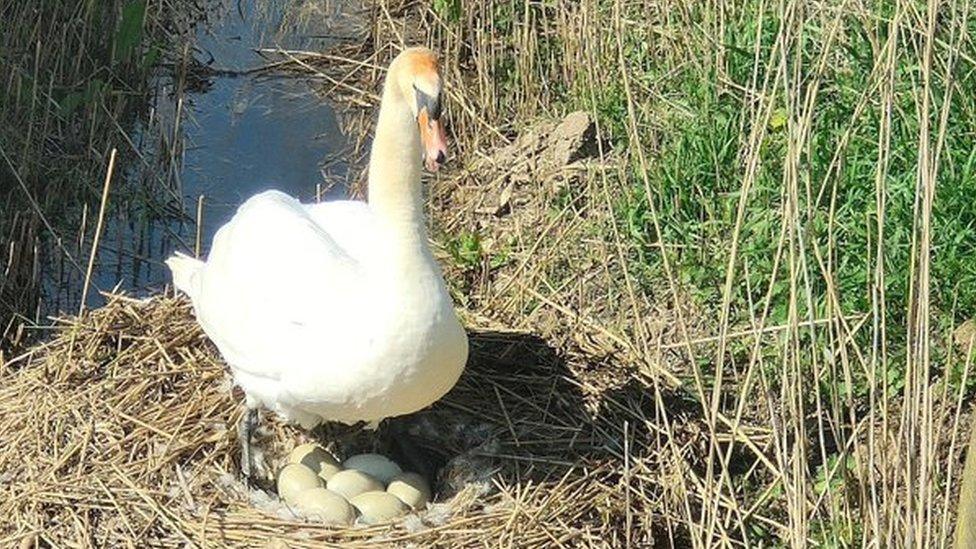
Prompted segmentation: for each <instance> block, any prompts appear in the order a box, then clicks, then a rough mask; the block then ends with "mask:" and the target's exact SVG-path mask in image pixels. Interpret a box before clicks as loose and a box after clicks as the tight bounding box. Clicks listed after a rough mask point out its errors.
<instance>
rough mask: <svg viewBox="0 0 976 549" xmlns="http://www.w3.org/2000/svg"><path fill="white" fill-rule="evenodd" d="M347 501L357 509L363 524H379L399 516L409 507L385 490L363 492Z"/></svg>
mask: <svg viewBox="0 0 976 549" xmlns="http://www.w3.org/2000/svg"><path fill="white" fill-rule="evenodd" d="M349 503H352V506H353V507H355V508H356V509H357V510H358V511H359V515H360V518H361V520H362V522H363V524H379V523H381V522H389V521H391V520H393V519H396V518H400V517H402V516H403V515H405V514H406V513H407V511H408V510H409V508H408V507H407V506H406V504H404V503H403V502H402V501H400V500H399V499H398V498H397V497H396V496H394V495H393V494H390V493H387V492H365V493H362V494H359V495H358V496H356V497H354V498H352V499H351V500H350V501H349Z"/></svg>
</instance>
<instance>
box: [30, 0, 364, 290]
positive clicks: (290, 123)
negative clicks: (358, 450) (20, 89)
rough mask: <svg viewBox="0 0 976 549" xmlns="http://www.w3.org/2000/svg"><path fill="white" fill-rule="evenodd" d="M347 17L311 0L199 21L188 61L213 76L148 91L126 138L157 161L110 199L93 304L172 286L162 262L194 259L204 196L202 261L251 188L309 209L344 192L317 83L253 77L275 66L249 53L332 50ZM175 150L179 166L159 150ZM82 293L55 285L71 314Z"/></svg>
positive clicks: (338, 141)
mask: <svg viewBox="0 0 976 549" xmlns="http://www.w3.org/2000/svg"><path fill="white" fill-rule="evenodd" d="M344 9H345V10H351V9H352V8H351V7H349V6H348V5H347V4H346V5H343V4H334V3H329V2H321V1H319V2H310V1H307V0H306V1H296V0H291V1H277V2H274V1H272V2H267V1H265V2H256V3H255V2H240V3H236V2H234V3H225V4H222V5H220V6H219V8H218V9H215V10H213V12H212V17H211V21H209V22H208V23H207V24H201V25H199V28H198V31H197V33H196V39H195V49H194V50H193V53H192V55H193V57H194V58H195V59H196V60H197V61H198V62H199V63H200V64H202V65H206V66H208V67H210V68H212V69H214V71H213V72H212V74H215V76H214V75H212V76H207V77H206V78H205V79H203V80H202V81H195V82H193V83H192V85H188V86H185V88H184V87H182V86H181V84H180V82H177V81H176V80H175V79H174V78H173V77H172V76H164V77H161V78H160V79H159V81H158V82H156V83H155V84H156V94H155V105H154V108H153V112H152V115H151V116H150V117H148V119H147V120H145V121H143V122H141V126H140V127H139V128H136V130H135V131H134V132H133V133H132V135H133V136H134V138H133V140H134V141H135V142H136V144H137V146H138V147H140V148H142V149H143V155H144V156H145V157H149V158H155V160H156V162H153V161H149V162H148V163H147V162H142V163H139V162H136V163H133V164H132V165H129V166H128V167H126V168H124V169H123V172H122V173H120V174H117V177H119V178H122V179H123V181H122V182H121V183H120V184H119V188H120V191H119V193H120V195H125V196H124V198H123V197H120V196H113V195H112V194H110V202H111V201H113V200H115V202H113V204H114V205H115V207H114V208H113V209H112V212H113V214H112V216H111V217H110V218H109V219H108V220H107V222H106V228H105V231H104V233H103V235H102V239H101V243H100V245H99V251H98V256H97V257H98V261H97V264H96V265H97V267H96V269H95V272H94V275H93V277H92V285H93V287H92V288H91V290H90V291H89V296H88V299H87V300H86V302H87V305H88V306H89V307H97V306H99V305H100V304H102V303H103V301H104V299H103V298H102V297H101V296H100V295H99V294H98V292H97V291H96V289H101V290H111V289H114V288H118V289H121V290H125V291H127V292H128V293H130V294H136V295H145V294H148V293H152V292H154V291H158V289H159V288H161V287H162V286H163V285H165V284H166V283H167V282H169V272H168V270H167V269H166V268H165V265H163V263H162V262H163V260H164V259H165V258H166V257H168V256H169V255H170V254H171V253H172V252H173V251H175V250H180V251H183V252H185V253H189V254H191V255H192V254H193V253H194V248H195V240H196V235H197V228H196V223H195V219H196V216H197V202H198V199H199V197H201V196H202V197H203V208H202V214H203V215H202V219H203V223H202V226H201V231H200V232H201V236H202V239H201V243H202V250H201V252H202V254H201V255H204V256H205V255H206V250H207V248H208V247H209V245H210V241H211V238H212V236H213V234H214V232H215V231H216V230H217V228H219V227H220V226H221V225H222V224H223V223H225V222H226V221H227V220H228V219H229V218H230V217H231V215H233V213H234V211H235V210H236V208H237V207H238V206H239V205H240V204H241V203H242V202H243V201H244V200H246V199H247V198H248V197H249V196H251V195H253V194H255V193H257V192H260V191H262V190H265V189H270V188H276V189H279V190H282V191H284V192H287V193H289V194H292V195H294V196H297V197H299V198H301V199H302V200H305V201H309V200H315V199H316V196H317V193H319V192H323V193H324V194H323V195H325V196H327V195H333V196H334V195H337V194H343V193H345V187H344V186H343V185H338V186H337V185H336V181H344V180H345V176H346V172H347V171H348V166H347V165H346V164H345V162H343V161H342V160H341V159H342V158H343V154H342V153H343V150H344V148H345V146H346V140H345V138H344V137H343V135H342V134H341V132H340V130H339V127H338V125H337V120H336V116H335V113H334V111H333V109H332V107H331V106H330V105H329V104H328V102H326V101H324V100H323V99H322V98H321V97H318V96H316V95H315V93H314V90H313V85H314V83H315V82H314V79H312V78H309V77H308V75H300V74H297V73H293V74H290V75H289V74H288V73H287V72H282V71H265V72H249V71H252V70H253V69H256V68H259V67H262V66H266V65H267V64H269V63H270V62H272V61H274V60H278V59H281V56H274V55H270V56H268V57H267V58H265V57H262V56H261V55H259V54H258V53H256V52H255V51H254V50H256V49H259V48H281V49H288V50H303V51H322V50H323V49H325V48H326V47H328V46H330V45H332V44H333V43H334V40H335V38H334V36H335V34H336V33H337V32H338V33H340V34H341V32H342V28H338V29H336V26H337V25H338V26H339V27H341V26H342V24H343V23H344V22H346V21H348V18H350V17H352V16H351V15H349V14H348V13H345V12H344V11H343V10H344ZM326 35H327V36H326ZM174 144H175V145H176V147H175V150H176V151H177V152H178V153H179V154H177V155H176V156H175V157H176V161H175V162H174V161H172V158H173V156H174V155H172V154H170V155H168V156H167V155H166V154H162V153H160V152H159V151H160V150H162V149H166V150H173V149H172V148H169V149H167V147H173V145H174ZM153 154H155V157H154V156H153ZM164 157H167V158H164ZM137 180H138V181H137ZM161 188H163V189H166V190H164V191H161V190H160V189H161ZM121 189H127V190H121ZM323 189H328V190H327V192H326V191H323ZM140 195H144V196H140ZM118 202H124V204H122V205H120V204H118ZM88 234H89V235H90V234H91V231H90V230H89V231H88ZM84 259H85V261H87V255H86V256H85V257H84ZM80 285H81V281H80V280H77V279H73V280H72V281H71V282H70V283H67V284H66V283H64V281H63V280H62V281H61V283H60V284H59V285H58V287H57V288H56V289H55V292H54V293H55V294H56V296H57V297H56V299H55V300H54V301H53V304H54V306H55V307H56V308H58V309H61V310H72V307H74V305H72V303H71V302H72V301H75V303H77V301H78V299H79V298H80V296H79V294H80V292H79V288H80ZM49 305H50V304H49Z"/></svg>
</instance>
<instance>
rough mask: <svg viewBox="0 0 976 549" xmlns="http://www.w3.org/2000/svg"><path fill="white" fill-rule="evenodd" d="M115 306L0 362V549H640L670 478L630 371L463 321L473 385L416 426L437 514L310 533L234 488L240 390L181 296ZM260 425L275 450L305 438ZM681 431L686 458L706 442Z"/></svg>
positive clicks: (280, 510) (266, 500)
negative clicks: (559, 548)
mask: <svg viewBox="0 0 976 549" xmlns="http://www.w3.org/2000/svg"><path fill="white" fill-rule="evenodd" d="M109 301H110V302H109V304H108V305H107V306H105V307H104V308H101V309H98V310H95V311H92V312H90V313H87V314H85V315H84V316H82V317H80V318H69V319H64V320H61V321H60V322H59V326H58V327H57V330H56V332H55V333H54V334H53V337H51V338H50V339H49V340H48V342H47V343H43V344H41V345H39V346H37V347H35V348H34V349H32V350H31V351H30V352H28V353H27V354H25V355H23V356H20V357H17V358H15V359H14V360H11V361H8V362H7V363H6V364H4V365H3V366H2V373H0V402H3V403H4V404H3V413H2V414H0V446H2V447H3V448H4V450H5V451H4V452H3V453H2V454H0V471H2V475H3V478H2V483H0V490H2V492H0V516H3V517H4V521H2V522H0V524H2V525H3V526H2V531H0V546H3V547H7V546H16V545H17V544H18V543H19V544H21V545H22V546H24V547H30V546H34V545H35V544H39V545H40V546H47V545H50V546H58V547H64V546H92V545H94V546H100V547H117V546H130V547H132V546H134V547H145V546H180V547H183V546H274V547H278V546H281V547H284V546H288V547H312V546H316V547H321V546H323V544H325V545H329V544H343V545H344V546H391V545H394V546H411V545H412V546H432V545H433V546H451V547H462V546H485V545H491V546H495V545H507V544H512V545H515V546H519V547H528V546H555V545H566V546H620V545H621V544H623V543H625V542H626V541H627V539H626V538H628V537H629V539H630V541H631V542H634V543H637V544H647V543H650V542H651V540H652V538H653V536H654V525H655V524H656V523H657V520H656V513H657V512H658V510H659V509H660V506H659V505H657V502H658V501H659V498H662V497H667V496H668V492H667V490H662V489H660V488H661V487H662V483H664V484H666V479H667V477H668V475H669V474H670V475H674V474H680V470H679V469H678V468H676V467H673V466H672V462H674V461H676V460H674V459H673V458H672V457H668V458H667V459H664V458H663V457H662V456H661V455H660V454H658V453H657V452H655V451H652V450H651V444H652V442H651V441H652V439H653V438H654V436H653V431H652V430H653V429H654V427H653V426H654V417H655V412H654V410H655V409H656V407H658V406H660V405H661V403H660V402H655V400H658V401H659V400H660V399H659V398H658V399H652V398H650V397H649V396H648V395H649V394H651V392H650V391H646V390H645V388H644V387H642V386H641V385H640V384H639V383H638V382H636V381H635V380H634V379H635V378H634V377H633V376H631V375H630V373H628V372H626V371H623V370H621V369H618V370H617V371H616V372H613V371H612V370H609V371H608V369H606V368H600V369H598V370H599V372H596V371H593V369H588V368H586V367H585V366H584V364H585V361H584V360H583V359H582V358H583V357H574V356H571V355H567V354H566V353H561V352H557V351H556V350H554V349H552V348H550V347H549V346H548V345H547V344H546V343H545V342H544V341H542V340H540V339H538V338H536V337H533V336H530V335H526V334H521V333H513V332H510V331H505V330H503V329H499V328H498V327H497V326H491V325H489V323H488V322H486V321H484V320H479V319H473V318H468V319H467V324H468V325H469V327H471V342H472V355H471V360H470V362H469V365H468V369H467V371H466V373H465V375H464V377H463V378H462V380H461V381H460V382H459V384H458V386H457V387H456V388H455V389H454V390H453V391H452V392H451V393H450V394H449V395H448V396H447V397H446V398H444V399H443V400H442V401H441V402H440V403H438V404H437V405H436V406H434V407H433V408H432V409H429V410H427V411H424V412H422V413H420V414H418V415H417V416H416V417H415V418H414V419H413V423H412V425H411V430H412V431H413V432H414V433H415V434H417V435H419V436H420V437H421V438H424V437H426V438H424V444H426V445H429V446H430V447H432V448H439V449H440V451H441V452H443V453H444V454H445V455H446V458H447V459H449V461H448V462H447V465H446V466H445V467H444V468H443V469H442V470H441V472H440V475H439V477H438V482H437V486H436V488H437V490H439V492H440V496H439V497H437V498H436V499H437V500H438V501H439V503H437V504H435V505H434V506H432V507H431V509H429V510H428V511H426V512H424V513H421V514H420V515H413V516H410V517H408V518H406V519H404V520H403V521H401V522H398V523H395V524H388V525H383V526H373V527H363V526H355V527H348V528H335V527H328V526H324V525H321V524H315V523H312V522H308V521H305V520H303V519H301V518H300V517H297V516H294V515H293V514H292V513H291V512H290V510H289V509H287V508H286V507H284V506H282V505H281V504H279V503H278V502H277V500H276V499H275V498H274V497H273V496H269V495H267V494H265V493H264V492H260V491H248V490H246V489H245V488H244V487H243V486H242V485H241V484H240V482H239V481H238V480H237V476H236V471H237V470H238V460H239V450H238V447H237V444H236V422H237V420H238V418H239V416H240V413H241V411H242V407H241V405H240V397H239V395H236V394H235V393H234V391H232V390H231V387H230V383H229V378H228V375H227V373H226V370H225V368H224V366H223V364H222V362H221V360H220V358H219V355H218V354H217V353H216V351H215V349H214V348H213V347H212V346H211V344H210V343H209V342H208V341H207V339H206V338H205V337H204V335H203V334H202V332H201V331H200V329H199V328H198V327H197V324H196V322H195V321H194V319H193V315H192V312H191V309H190V306H189V304H188V303H187V301H185V300H184V299H180V298H172V297H155V298H152V299H147V300H135V299H132V298H128V297H125V296H109ZM658 394H660V393H658ZM669 414H670V415H671V417H674V415H675V411H674V409H671V410H670V411H669ZM679 415H680V414H679ZM265 423H266V425H267V424H270V427H269V428H268V429H267V432H266V433H265V439H264V441H263V442H262V445H263V446H264V447H265V448H266V449H267V450H268V453H269V454H274V455H279V456H280V455H283V454H284V452H285V451H286V450H287V449H288V448H291V447H293V446H295V445H296V444H298V443H300V442H302V438H303V437H305V436H307V435H306V434H305V433H304V432H302V431H301V430H300V429H297V428H294V427H290V426H287V425H282V424H279V423H275V421H274V420H273V419H272V420H271V421H266V422H265ZM677 432H679V433H682V434H681V435H680V436H682V437H684V438H685V439H684V440H671V441H670V443H671V444H674V445H676V446H673V447H674V448H679V449H681V451H679V452H677V454H675V455H682V454H684V455H685V458H687V459H689V460H690V454H694V453H696V449H695V447H696V446H697V443H700V440H699V437H698V435H697V434H696V433H697V429H690V428H689V429H678V430H677ZM438 437H439V438H440V440H438ZM659 442H660V441H659ZM656 446H658V445H655V447H656Z"/></svg>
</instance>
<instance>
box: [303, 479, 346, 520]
mask: <svg viewBox="0 0 976 549" xmlns="http://www.w3.org/2000/svg"><path fill="white" fill-rule="evenodd" d="M294 501H295V507H298V508H299V509H301V510H302V511H304V512H305V513H306V514H308V515H314V516H316V517H318V518H320V519H321V520H323V521H324V522H326V523H327V524H342V525H348V524H352V521H354V520H356V510H355V509H354V508H353V506H352V505H350V504H349V502H348V501H346V498H344V497H342V496H341V495H339V494H337V493H335V492H333V491H332V490H329V489H327V488H310V489H308V490H305V491H303V492H299V493H298V495H297V496H294Z"/></svg>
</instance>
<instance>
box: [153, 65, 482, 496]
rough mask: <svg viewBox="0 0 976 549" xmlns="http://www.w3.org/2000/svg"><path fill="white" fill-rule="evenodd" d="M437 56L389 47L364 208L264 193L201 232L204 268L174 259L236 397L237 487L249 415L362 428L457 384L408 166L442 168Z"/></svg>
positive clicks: (453, 320)
mask: <svg viewBox="0 0 976 549" xmlns="http://www.w3.org/2000/svg"><path fill="white" fill-rule="evenodd" d="M441 89H442V82H441V77H440V74H439V68H438V62H437V58H436V56H435V55H434V53H433V52H431V51H430V50H428V49H425V48H411V49H406V50H404V51H403V52H401V53H400V54H399V55H398V56H397V57H396V58H395V59H394V60H393V62H392V63H391V64H390V66H389V69H388V72H387V75H386V79H385V82H384V86H383V95H382V100H381V103H380V112H379V118H378V121H377V125H376V133H375V137H374V140H373V143H372V148H371V150H370V160H369V179H368V195H367V201H366V202H362V201H355V200H336V201H329V202H323V203H318V204H301V203H300V202H299V201H298V200H296V199H294V198H292V197H291V196H288V195H286V194H284V193H281V192H278V191H275V190H269V191H265V192H262V193H260V194H257V195H255V196H253V197H251V198H249V199H248V200H247V201H245V202H244V203H243V204H242V205H241V206H240V208H239V209H238V211H237V212H236V213H235V215H234V216H233V217H232V219H231V220H230V221H229V222H227V224H225V225H223V226H222V227H221V228H220V229H219V230H218V231H217V232H216V234H215V235H214V238H213V244H212V246H211V249H210V253H209V256H208V257H207V260H206V261H205V262H204V261H200V260H197V259H194V258H191V257H188V256H186V255H182V254H176V255H174V256H172V257H170V258H169V259H168V260H167V261H166V263H167V265H168V266H169V268H170V270H171V271H172V277H173V283H174V285H175V286H176V288H178V289H179V290H181V291H182V292H184V293H186V294H187V295H188V296H189V298H190V300H191V301H192V303H193V309H194V314H195V315H196V318H197V321H198V322H199V324H200V326H201V327H202V328H203V331H204V332H205V333H206V334H207V336H208V337H209V338H210V339H211V340H212V341H213V342H214V343H215V344H216V346H217V348H218V349H219V351H220V354H221V355H222V357H223V358H224V360H225V361H226V363H227V364H228V366H229V367H230V370H231V373H232V375H233V379H234V383H235V384H236V385H238V386H239V387H241V389H243V391H244V394H245V407H246V413H245V414H243V415H242V420H241V421H242V425H240V426H239V430H238V432H239V433H240V437H241V445H242V459H241V468H242V472H243V473H244V475H245V477H247V478H248V479H250V477H251V475H252V473H254V472H255V467H256V466H257V464H256V463H255V462H254V460H255V457H254V450H253V448H252V438H253V431H254V428H255V426H256V424H257V422H258V421H259V416H258V410H259V409H267V410H271V411H273V412H274V413H276V414H278V415H280V416H281V417H283V418H284V419H285V420H287V421H289V422H292V423H297V424H299V425H301V426H302V427H303V428H306V429H310V428H313V427H315V426H316V425H318V424H319V423H322V422H340V423H346V424H356V423H359V422H367V423H368V424H370V425H372V426H373V427H374V428H375V426H376V425H378V423H379V422H380V421H381V420H383V419H385V418H391V417H396V416H402V415H405V414H410V413H412V412H415V411H418V410H420V409H422V408H425V407H427V406H429V405H430V404H432V403H434V402H435V401H437V400H438V399H440V398H441V397H442V396H443V395H444V394H445V393H447V392H448V391H449V390H450V389H451V388H452V387H453V386H454V384H455V383H456V382H457V380H458V378H459V377H460V375H461V372H462V370H463V369H464V365H465V362H466V361H467V356H468V340H467V336H466V333H465V331H464V329H463V328H462V326H461V323H460V322H459V320H458V318H457V315H456V314H455V311H454V305H453V302H452V300H451V297H450V295H449V293H448V291H447V288H446V285H445V282H444V278H443V274H442V273H441V270H440V267H439V266H438V264H437V262H436V261H435V259H434V257H433V255H432V253H431V251H430V248H429V246H428V241H427V230H426V225H425V217H424V211H423V202H422V192H421V182H420V173H421V163H422V162H423V163H424V164H425V165H426V167H427V169H428V170H430V171H434V172H435V171H437V169H438V167H439V166H440V165H441V164H443V163H444V162H445V160H446V152H447V145H446V136H445V133H444V129H443V126H442V125H441V102H440V98H441Z"/></svg>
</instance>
